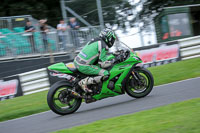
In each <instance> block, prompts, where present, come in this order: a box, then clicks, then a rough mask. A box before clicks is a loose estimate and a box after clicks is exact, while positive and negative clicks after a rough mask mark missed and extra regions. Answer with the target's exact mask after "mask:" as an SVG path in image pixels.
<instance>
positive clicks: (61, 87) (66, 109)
mask: <svg viewBox="0 0 200 133" xmlns="http://www.w3.org/2000/svg"><path fill="white" fill-rule="evenodd" d="M71 88H72V87H71V86H69V85H68V84H63V83H61V84H54V85H53V86H52V87H51V88H50V90H49V92H48V95H47V103H48V105H49V108H50V109H51V110H52V111H53V112H55V113H56V114H59V115H67V114H71V113H74V112H75V111H77V110H78V108H79V107H80V105H81V103H82V99H81V98H74V97H72V96H70V95H69V93H68V89H71Z"/></svg>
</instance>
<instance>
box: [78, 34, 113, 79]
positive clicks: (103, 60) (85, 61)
mask: <svg viewBox="0 0 200 133" xmlns="http://www.w3.org/2000/svg"><path fill="white" fill-rule="evenodd" d="M107 52H108V47H107V45H106V44H105V42H104V41H103V40H101V39H100V38H96V39H93V40H92V41H90V42H89V43H87V44H86V46H85V47H84V48H83V49H82V50H81V51H80V53H79V54H78V55H77V56H76V57H75V60H74V64H75V66H76V67H77V69H78V70H79V71H80V72H81V73H83V74H86V75H100V76H107V75H109V72H108V71H107V70H105V69H103V68H107V67H109V66H111V64H112V63H111V61H108V58H107V55H106V54H107Z"/></svg>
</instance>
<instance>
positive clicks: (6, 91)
mask: <svg viewBox="0 0 200 133" xmlns="http://www.w3.org/2000/svg"><path fill="white" fill-rule="evenodd" d="M22 95H23V92H22V88H21V84H20V80H19V77H18V76H10V77H5V78H3V79H2V80H0V101H2V100H5V99H10V98H14V97H17V96H22Z"/></svg>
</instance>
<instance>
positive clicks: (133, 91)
mask: <svg viewBox="0 0 200 133" xmlns="http://www.w3.org/2000/svg"><path fill="white" fill-rule="evenodd" d="M153 86H154V79H153V76H152V74H151V72H150V71H148V70H147V69H145V68H141V67H138V68H135V69H134V70H133V71H132V72H131V74H130V75H129V77H128V79H127V82H126V87H125V91H126V93H127V94H128V95H129V96H131V97H134V98H141V97H145V96H147V95H148V94H149V93H150V92H151V90H152V89H153Z"/></svg>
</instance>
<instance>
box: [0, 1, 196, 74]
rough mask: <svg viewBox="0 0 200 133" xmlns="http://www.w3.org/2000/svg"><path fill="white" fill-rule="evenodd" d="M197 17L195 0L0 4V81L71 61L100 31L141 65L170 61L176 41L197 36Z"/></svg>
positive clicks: (10, 2) (7, 2)
mask: <svg viewBox="0 0 200 133" xmlns="http://www.w3.org/2000/svg"><path fill="white" fill-rule="evenodd" d="M199 14H200V1H199V0H182V1H180V0H165V1H163V0H32V1H25V0H1V6H0V61H1V65H0V69H1V72H0V77H5V76H10V75H13V74H18V73H21V72H26V71H30V70H35V69H39V68H44V67H47V66H48V65H49V64H51V63H55V62H61V61H63V62H69V61H72V60H73V57H74V55H75V54H76V53H77V52H78V51H79V50H80V49H81V48H82V47H83V46H84V45H85V44H86V43H87V42H88V41H90V40H91V39H92V38H94V37H97V36H98V35H99V32H100V31H101V30H102V29H103V28H105V27H109V28H112V29H113V30H115V32H116V34H117V37H118V40H119V41H122V42H124V43H125V44H127V45H128V46H129V47H131V48H134V50H136V51H139V52H138V55H139V56H140V57H141V58H142V60H143V61H144V63H152V62H156V61H160V60H162V61H163V60H164V61H165V63H167V62H168V61H167V62H166V60H168V59H174V58H175V60H172V61H171V62H175V61H177V59H180V52H179V51H180V49H179V47H180V46H181V47H182V45H181V44H180V43H182V42H181V41H180V39H183V38H191V37H193V36H198V35H200V15H199ZM177 40H179V41H177ZM119 41H118V42H119ZM192 41H194V39H192ZM168 45H170V46H168ZM172 45H173V46H172ZM192 46H194V45H193V44H192ZM120 47H121V46H120V43H116V45H115V48H120ZM184 47H185V46H183V48H184ZM197 47H199V46H195V48H193V49H197ZM152 48H155V49H153V50H152ZM181 50H183V49H182V48H181ZM170 51H174V52H170ZM164 53H168V54H164ZM169 53H171V54H169ZM196 53H199V52H198V51H196ZM196 53H195V54H194V51H193V52H192V54H193V55H196ZM159 54H160V55H159ZM187 54H191V52H190V53H189V52H188V53H187ZM165 55H167V56H165ZM182 55H183V56H182V57H184V58H186V57H187V56H188V55H184V54H182ZM33 58H34V59H33ZM24 59H26V60H27V61H29V63H27V62H25V61H24ZM36 59H37V60H36ZM20 61H21V62H20ZM37 61H38V62H37ZM159 63H160V62H159ZM159 63H158V64H159ZM16 64H17V65H16ZM154 65H156V64H155V63H153V64H152V66H154ZM7 66H10V67H7ZM150 66H151V65H150Z"/></svg>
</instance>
